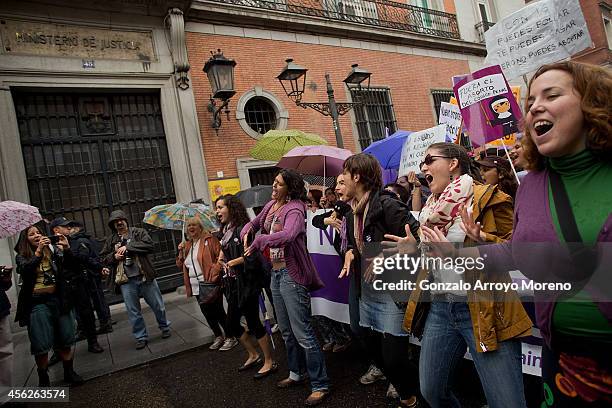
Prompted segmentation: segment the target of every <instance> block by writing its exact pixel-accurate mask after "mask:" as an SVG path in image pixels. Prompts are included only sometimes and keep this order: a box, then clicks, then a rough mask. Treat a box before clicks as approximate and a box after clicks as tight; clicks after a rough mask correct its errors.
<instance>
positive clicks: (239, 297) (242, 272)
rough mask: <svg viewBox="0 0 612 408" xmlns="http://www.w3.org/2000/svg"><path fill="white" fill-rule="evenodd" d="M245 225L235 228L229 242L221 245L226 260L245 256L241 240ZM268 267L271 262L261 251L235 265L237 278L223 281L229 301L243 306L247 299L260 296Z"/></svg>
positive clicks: (234, 270)
mask: <svg viewBox="0 0 612 408" xmlns="http://www.w3.org/2000/svg"><path fill="white" fill-rule="evenodd" d="M243 227H244V225H241V226H239V227H237V228H235V229H234V233H233V235H232V237H231V238H230V240H229V242H228V243H227V244H226V245H222V246H221V249H222V250H223V255H224V256H225V261H226V262H228V261H231V260H232V259H236V258H240V257H241V256H244V248H243V245H242V241H241V240H240V231H242V228H243ZM221 238H222V237H221ZM221 238H219V240H221ZM266 268H269V264H268V263H267V262H265V261H264V260H263V258H262V256H261V254H260V253H259V252H256V253H255V254H253V255H251V256H248V257H246V258H245V260H244V263H243V264H241V265H237V266H235V267H234V268H233V272H235V273H236V278H226V279H224V281H223V284H224V291H225V294H226V296H227V299H228V302H235V303H236V304H237V305H239V306H242V305H243V304H244V302H245V301H246V300H248V299H251V298H252V297H253V296H258V295H259V293H260V292H261V288H263V286H264V280H265V279H264V272H265V270H266Z"/></svg>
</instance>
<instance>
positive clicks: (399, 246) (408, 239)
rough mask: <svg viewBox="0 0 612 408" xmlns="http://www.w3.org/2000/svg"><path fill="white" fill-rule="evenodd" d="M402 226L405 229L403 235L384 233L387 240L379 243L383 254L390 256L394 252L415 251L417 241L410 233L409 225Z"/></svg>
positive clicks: (409, 252)
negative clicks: (404, 234)
mask: <svg viewBox="0 0 612 408" xmlns="http://www.w3.org/2000/svg"><path fill="white" fill-rule="evenodd" d="M404 228H405V230H406V236H405V237H399V236H397V235H391V234H385V239H386V240H387V241H383V242H382V243H381V244H382V247H383V253H384V254H385V256H392V255H394V254H414V253H415V252H416V251H417V241H416V239H415V238H414V236H413V235H412V231H410V225H409V224H406V225H405V226H404Z"/></svg>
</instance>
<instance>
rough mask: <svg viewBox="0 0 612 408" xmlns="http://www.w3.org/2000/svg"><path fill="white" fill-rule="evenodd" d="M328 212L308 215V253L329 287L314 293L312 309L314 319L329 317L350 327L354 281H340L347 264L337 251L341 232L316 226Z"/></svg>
mask: <svg viewBox="0 0 612 408" xmlns="http://www.w3.org/2000/svg"><path fill="white" fill-rule="evenodd" d="M325 211H326V210H318V211H317V212H316V213H313V212H312V211H308V215H307V224H306V243H307V247H308V253H309V254H310V258H311V259H312V262H313V263H314V264H315V268H316V269H317V272H318V273H319V276H320V277H321V280H322V281H323V283H324V284H325V287H324V288H322V289H319V290H317V291H314V292H311V294H310V296H311V308H312V314H313V315H321V316H326V317H329V318H330V319H332V320H336V321H339V322H342V323H347V324H349V323H350V319H349V308H348V288H349V279H351V278H350V277H347V278H344V279H338V275H339V274H340V269H342V265H343V263H344V261H343V260H342V258H340V256H339V255H338V253H337V252H336V250H335V249H334V245H333V243H334V237H335V236H336V234H337V232H336V230H335V229H333V228H332V227H331V226H328V227H327V229H326V230H322V229H319V228H317V227H315V226H314V225H312V218H313V217H314V216H315V215H319V214H323V213H324V212H325Z"/></svg>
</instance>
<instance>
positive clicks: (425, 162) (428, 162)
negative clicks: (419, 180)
mask: <svg viewBox="0 0 612 408" xmlns="http://www.w3.org/2000/svg"><path fill="white" fill-rule="evenodd" d="M435 158H441V159H452V157H448V156H434V155H431V154H428V155H427V156H425V159H424V160H423V161H422V162H421V164H419V169H422V168H423V166H424V165H428V166H430V165H431V164H432V163H433V162H434V161H435V160H434V159H435Z"/></svg>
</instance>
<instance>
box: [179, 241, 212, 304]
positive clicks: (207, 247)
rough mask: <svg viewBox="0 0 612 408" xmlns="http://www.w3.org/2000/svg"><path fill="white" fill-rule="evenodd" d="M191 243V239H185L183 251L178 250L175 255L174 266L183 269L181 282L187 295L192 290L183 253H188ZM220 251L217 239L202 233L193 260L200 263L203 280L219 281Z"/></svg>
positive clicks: (190, 293) (188, 295)
mask: <svg viewBox="0 0 612 408" xmlns="http://www.w3.org/2000/svg"><path fill="white" fill-rule="evenodd" d="M191 245H192V244H191V241H187V242H186V243H185V248H184V249H183V251H179V255H178V256H177V257H176V266H177V267H178V268H179V269H181V270H182V271H183V282H184V283H185V289H186V292H187V293H186V294H187V297H190V296H192V291H191V282H190V281H189V271H188V270H187V267H186V266H185V258H183V253H184V254H185V256H186V255H187V254H189V250H190V249H191ZM220 252H221V244H220V243H219V240H218V239H217V238H215V237H214V236H213V235H211V234H210V233H204V234H203V235H202V237H201V238H200V247H199V248H198V254H197V256H196V258H197V259H194V261H196V262H198V263H199V264H200V267H201V268H202V273H203V275H204V281H205V282H210V283H217V282H220V281H221V265H220V264H219V263H218V262H217V260H218V259H219V253H220ZM198 279H199V277H198Z"/></svg>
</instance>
